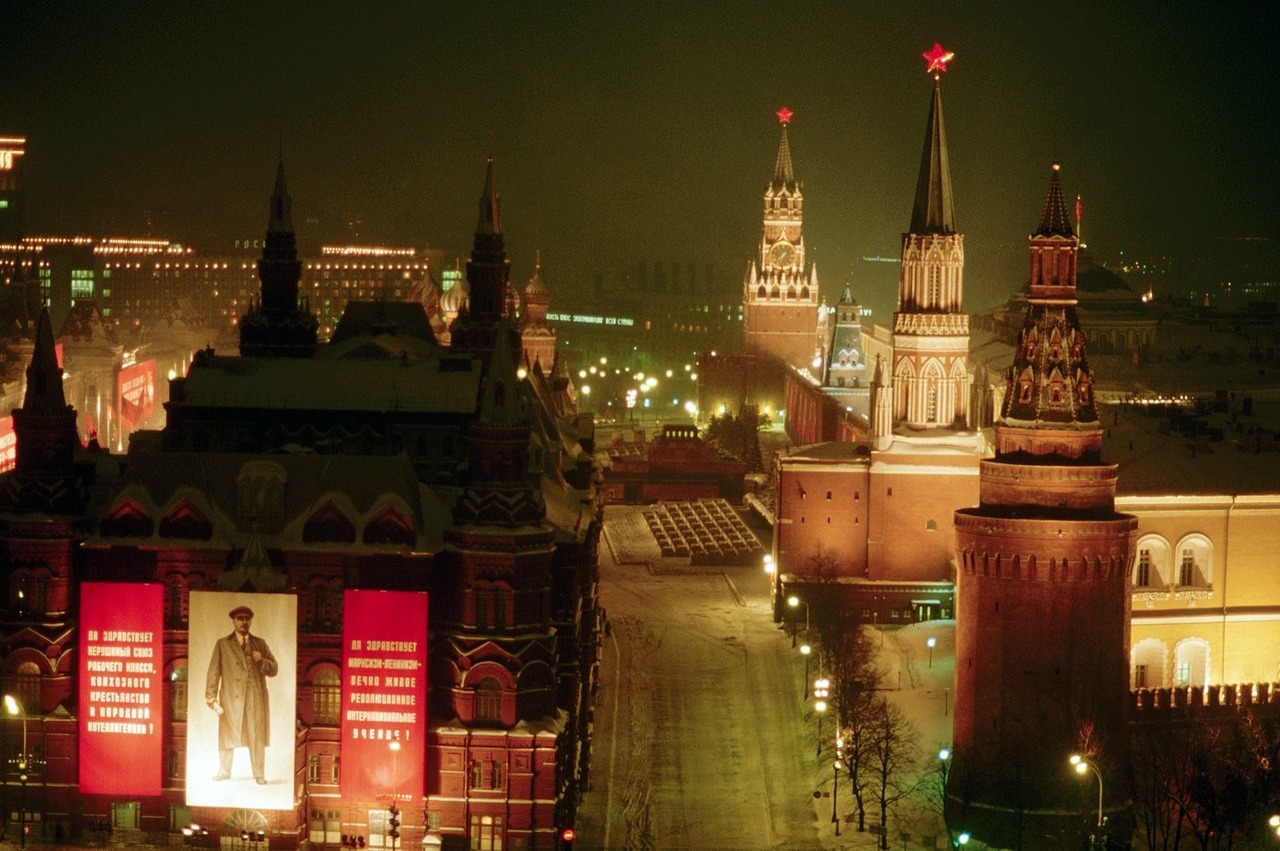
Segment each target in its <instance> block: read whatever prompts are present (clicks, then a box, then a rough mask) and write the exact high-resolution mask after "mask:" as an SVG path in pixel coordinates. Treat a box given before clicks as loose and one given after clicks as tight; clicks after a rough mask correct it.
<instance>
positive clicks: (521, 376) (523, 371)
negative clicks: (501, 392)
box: [516, 367, 529, 381]
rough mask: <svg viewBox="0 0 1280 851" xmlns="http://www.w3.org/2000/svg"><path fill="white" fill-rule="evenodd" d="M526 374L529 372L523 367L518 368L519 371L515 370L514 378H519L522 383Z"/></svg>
mask: <svg viewBox="0 0 1280 851" xmlns="http://www.w3.org/2000/svg"><path fill="white" fill-rule="evenodd" d="M528 374H529V370H527V369H525V368H524V367H520V368H519V369H517V370H516V378H519V379H520V380H521V381H523V380H524V379H525V376H527V375H528Z"/></svg>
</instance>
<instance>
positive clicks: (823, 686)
mask: <svg viewBox="0 0 1280 851" xmlns="http://www.w3.org/2000/svg"><path fill="white" fill-rule="evenodd" d="M830 688H831V680H829V679H827V678H826V677H822V678H821V679H817V680H814V681H813V696H814V701H813V711H814V712H816V713H818V752H817V753H816V754H815V756H821V755H822V716H823V715H824V714H825V713H826V711H827V694H828V693H829V692H828V689H830Z"/></svg>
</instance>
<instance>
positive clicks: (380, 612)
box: [339, 590, 427, 803]
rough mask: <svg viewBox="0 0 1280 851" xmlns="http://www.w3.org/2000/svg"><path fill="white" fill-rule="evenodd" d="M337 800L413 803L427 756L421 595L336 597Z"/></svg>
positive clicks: (368, 593) (361, 593) (424, 601)
mask: <svg viewBox="0 0 1280 851" xmlns="http://www.w3.org/2000/svg"><path fill="white" fill-rule="evenodd" d="M342 606H343V613H342V614H343V617H342V752H341V755H342V776H341V777H340V778H339V779H340V783H341V791H342V797H343V798H344V799H347V800H359V801H386V802H388V803H390V802H391V801H392V800H401V801H409V800H414V801H416V800H419V799H420V798H421V797H422V790H423V778H422V765H423V761H424V759H425V757H426V716H427V595H426V594H425V593H420V592H412V591H350V590H349V591H345V592H343V595H342Z"/></svg>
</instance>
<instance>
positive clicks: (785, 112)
mask: <svg viewBox="0 0 1280 851" xmlns="http://www.w3.org/2000/svg"><path fill="white" fill-rule="evenodd" d="M793 115H795V113H794V112H792V111H791V110H789V109H787V108H786V107H785V106H784V107H783V108H782V109H780V110H778V123H780V124H781V125H782V126H783V127H786V126H787V125H788V124H790V123H791V116H793Z"/></svg>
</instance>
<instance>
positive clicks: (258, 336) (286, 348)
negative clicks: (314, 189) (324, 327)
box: [240, 155, 320, 357]
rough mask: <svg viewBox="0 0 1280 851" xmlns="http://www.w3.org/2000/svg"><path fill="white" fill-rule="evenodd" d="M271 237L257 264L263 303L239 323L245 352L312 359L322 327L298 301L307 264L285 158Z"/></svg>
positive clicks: (275, 197)
mask: <svg viewBox="0 0 1280 851" xmlns="http://www.w3.org/2000/svg"><path fill="white" fill-rule="evenodd" d="M268 206H269V208H270V209H269V212H268V216H267V233H266V239H265V240H264V242H263V246H262V257H261V258H259V260H258V280H259V281H260V282H261V284H262V290H261V293H262V294H261V297H260V301H259V303H258V304H256V305H253V304H251V305H250V306H249V310H248V311H247V312H246V313H245V315H244V317H243V318H242V320H241V323H240V354H241V355H244V356H246V357H310V356H311V355H312V354H314V353H315V349H316V338H317V337H316V335H317V332H318V330H319V326H320V323H319V321H318V320H317V319H316V317H315V315H314V314H313V313H311V311H310V310H309V309H307V308H306V307H305V306H304V305H301V304H299V301H298V281H299V280H301V278H302V261H301V260H299V259H298V242H297V237H296V236H295V235H294V232H293V199H292V198H290V197H289V189H288V186H287V184H286V182H285V177H284V156H283V155H281V157H280V160H279V162H278V163H277V164H276V182H275V187H274V188H273V189H272V192H271V200H270V202H269V205H268Z"/></svg>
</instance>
